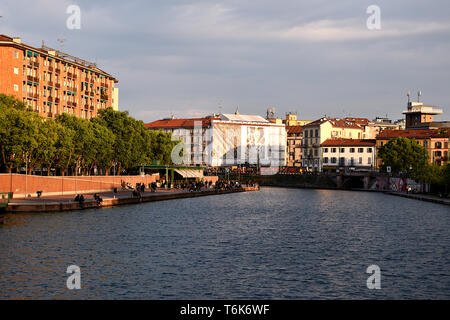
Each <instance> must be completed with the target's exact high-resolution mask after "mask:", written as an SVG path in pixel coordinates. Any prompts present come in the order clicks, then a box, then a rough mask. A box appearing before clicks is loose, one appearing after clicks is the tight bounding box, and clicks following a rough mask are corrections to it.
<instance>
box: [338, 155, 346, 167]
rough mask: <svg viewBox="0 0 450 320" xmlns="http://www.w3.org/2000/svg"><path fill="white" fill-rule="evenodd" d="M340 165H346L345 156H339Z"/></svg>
mask: <svg viewBox="0 0 450 320" xmlns="http://www.w3.org/2000/svg"><path fill="white" fill-rule="evenodd" d="M339 165H340V166H345V158H344V157H340V158H339Z"/></svg>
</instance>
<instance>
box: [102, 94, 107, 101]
mask: <svg viewBox="0 0 450 320" xmlns="http://www.w3.org/2000/svg"><path fill="white" fill-rule="evenodd" d="M100 99H102V100H108V95H107V94H102V95H101V96H100Z"/></svg>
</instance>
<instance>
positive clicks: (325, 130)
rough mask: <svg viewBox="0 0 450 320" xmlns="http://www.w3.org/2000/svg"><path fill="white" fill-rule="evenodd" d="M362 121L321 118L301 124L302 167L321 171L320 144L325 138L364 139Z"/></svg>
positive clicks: (360, 119)
mask: <svg viewBox="0 0 450 320" xmlns="http://www.w3.org/2000/svg"><path fill="white" fill-rule="evenodd" d="M365 120H366V121H363V119H362V118H358V120H357V121H351V120H347V119H338V118H327V117H324V118H321V119H319V120H316V121H313V122H311V123H308V124H306V125H305V126H303V138H302V148H303V157H302V158H303V167H306V168H308V170H310V171H322V154H321V152H320V145H321V144H322V143H323V142H324V141H325V140H327V139H340V138H345V139H366V134H365V127H364V126H363V125H362V123H363V122H369V121H368V120H367V119H365Z"/></svg>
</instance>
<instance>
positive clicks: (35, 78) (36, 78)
mask: <svg viewBox="0 0 450 320" xmlns="http://www.w3.org/2000/svg"><path fill="white" fill-rule="evenodd" d="M27 80H28V81H30V82H39V77H33V76H27Z"/></svg>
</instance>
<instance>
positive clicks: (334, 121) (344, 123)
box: [304, 117, 369, 129]
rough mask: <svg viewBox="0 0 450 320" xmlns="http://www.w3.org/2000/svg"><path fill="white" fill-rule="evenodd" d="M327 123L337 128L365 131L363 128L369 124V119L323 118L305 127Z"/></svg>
mask: <svg viewBox="0 0 450 320" xmlns="http://www.w3.org/2000/svg"><path fill="white" fill-rule="evenodd" d="M325 122H329V123H330V124H331V125H332V126H333V127H335V128H348V129H363V128H362V126H365V125H367V124H368V123H369V120H368V119H365V118H344V119H340V118H327V117H323V118H320V119H318V120H315V121H313V122H311V123H308V124H306V125H304V127H316V126H319V125H321V124H323V123H325Z"/></svg>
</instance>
